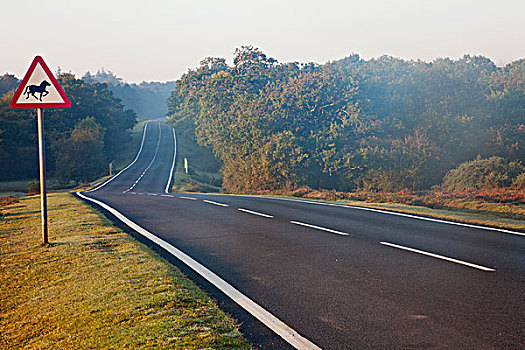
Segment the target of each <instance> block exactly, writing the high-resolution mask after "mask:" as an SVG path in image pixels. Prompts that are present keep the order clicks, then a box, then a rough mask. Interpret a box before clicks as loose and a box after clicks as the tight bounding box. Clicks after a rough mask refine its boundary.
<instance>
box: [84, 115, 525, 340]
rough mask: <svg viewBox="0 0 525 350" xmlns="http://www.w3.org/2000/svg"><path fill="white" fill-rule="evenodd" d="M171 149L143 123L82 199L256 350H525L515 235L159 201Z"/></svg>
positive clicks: (299, 210) (397, 219)
mask: <svg viewBox="0 0 525 350" xmlns="http://www.w3.org/2000/svg"><path fill="white" fill-rule="evenodd" d="M175 148H176V146H175V137H174V133H173V131H172V129H171V127H169V126H167V125H165V124H162V123H154V122H151V123H148V124H147V127H146V129H145V133H144V138H143V144H142V147H141V151H140V153H139V154H138V156H137V159H136V160H135V162H134V163H133V164H132V165H131V166H130V167H128V168H127V169H125V170H124V171H123V172H121V173H119V174H118V175H117V176H116V177H114V178H112V179H111V181H109V182H108V183H105V184H104V185H103V186H101V187H99V188H96V189H95V190H93V191H88V192H84V193H83V194H81V196H83V197H84V198H85V199H89V200H90V201H91V202H93V201H97V202H96V203H95V204H97V205H98V206H101V207H103V209H105V210H106V211H108V212H110V213H111V214H112V215H113V216H114V217H116V218H118V219H121V220H122V221H123V222H124V223H126V224H128V225H129V226H132V228H133V229H134V230H135V231H139V234H141V235H147V234H153V235H154V236H156V237H158V238H160V239H161V240H162V241H160V240H159V241H155V243H156V244H158V245H161V246H162V245H163V244H164V243H163V242H165V244H166V247H167V248H165V249H168V250H170V249H171V250H172V251H173V253H172V254H179V255H178V258H173V259H172V260H173V261H174V262H175V263H176V264H177V265H179V266H181V267H182V268H183V270H184V271H185V272H186V273H188V274H189V275H190V276H191V277H192V278H193V279H194V280H196V281H197V283H199V284H201V285H202V286H203V287H204V288H205V289H206V290H207V291H208V292H210V293H211V294H212V295H213V296H214V297H216V298H217V299H218V300H219V303H220V305H221V306H222V307H223V309H225V310H226V311H228V312H230V313H232V314H234V316H235V317H237V318H238V319H239V320H241V321H242V323H243V324H242V327H241V329H242V330H243V332H244V333H245V334H246V335H247V337H248V338H249V339H250V340H251V341H253V342H254V343H255V344H256V346H257V347H258V348H261V349H281V348H293V347H295V348H312V349H315V348H323V349H428V348H439V349H442V348H450V349H519V348H525V307H524V305H525V235H524V234H523V233H521V232H512V231H505V230H494V229H486V228H481V227H476V226H469V225H461V224H454V223H449V222H444V221H441V220H432V219H427V218H419V217H411V216H409V215H396V214H393V213H387V212H382V211H375V210H366V209H362V208H357V207H349V206H339V205H327V204H322V203H315V202H308V201H299V200H297V201H295V200H287V199H278V198H268V197H264V198H262V197H251V196H234V195H211V194H194V193H191V194H187V193H186V194H167V193H166V187H167V185H168V183H169V181H171V177H170V174H171V170H172V166H173V160H174V156H175V155H174V153H175ZM126 220H127V221H126ZM130 222H131V223H130ZM134 224H136V225H138V226H140V228H138V226H133V225H134ZM141 230H143V231H144V232H146V231H147V233H144V232H142V231H141ZM158 238H155V237H153V238H151V237H150V238H149V239H154V240H156V239H158ZM186 255H187V256H189V257H191V258H192V259H194V261H195V262H196V264H197V265H198V266H203V267H204V269H202V268H201V267H195V266H197V265H195V266H192V264H193V262H192V261H190V260H191V258H189V259H187V260H185V259H186ZM180 259H183V260H184V261H185V262H180ZM186 264H189V265H190V267H188V266H187V265H186ZM206 268H207V269H209V271H210V273H208V272H206V271H208V270H206ZM195 269H196V270H197V272H195ZM199 269H200V270H199ZM199 271H200V272H199ZM203 271H204V272H203ZM203 276H204V277H203ZM210 276H211V277H210ZM213 276H216V277H217V280H219V281H222V282H217V283H215V282H213V281H216V280H214V279H215V277H213ZM208 277H210V278H211V281H212V282H210V279H209V278H208ZM212 277H213V278H212ZM221 286H222V287H221ZM223 288H224V289H223ZM228 288H231V289H228ZM239 304H241V305H239ZM244 304H246V305H248V306H246V305H244ZM253 305H256V306H253ZM257 307H260V309H259V308H257ZM246 310H248V311H246ZM254 310H255V311H254ZM253 315H255V316H253ZM269 327H270V328H272V329H273V331H272V330H270V328H269ZM290 344H291V345H290Z"/></svg>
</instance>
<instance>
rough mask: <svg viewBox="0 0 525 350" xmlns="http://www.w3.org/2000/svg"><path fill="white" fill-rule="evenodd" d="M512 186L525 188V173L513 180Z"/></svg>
mask: <svg viewBox="0 0 525 350" xmlns="http://www.w3.org/2000/svg"><path fill="white" fill-rule="evenodd" d="M512 187H514V188H517V189H521V190H525V173H521V174H519V175H518V176H516V178H515V179H514V181H513V182H512Z"/></svg>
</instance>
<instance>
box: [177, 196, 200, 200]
mask: <svg viewBox="0 0 525 350" xmlns="http://www.w3.org/2000/svg"><path fill="white" fill-rule="evenodd" d="M179 198H180V199H189V200H191V201H196V200H197V198H193V197H183V196H181V197H179Z"/></svg>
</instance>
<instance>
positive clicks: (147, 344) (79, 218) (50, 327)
mask: <svg viewBox="0 0 525 350" xmlns="http://www.w3.org/2000/svg"><path fill="white" fill-rule="evenodd" d="M48 202H49V224H50V241H51V242H52V244H50V245H48V246H42V245H41V244H40V239H41V238H40V213H39V197H38V196H36V197H24V198H21V199H20V202H19V203H14V204H10V205H6V206H4V207H2V208H1V211H0V257H1V259H0V279H1V281H2V283H1V285H0V329H1V330H2V331H1V332H0V348H2V349H23V348H31V349H42V348H57V349H61V348H68V349H92V348H105V349H109V348H114V349H140V348H159V349H163V348H170V349H205V348H214V349H232V348H235V349H249V348H250V345H249V344H248V343H247V341H246V340H245V339H244V338H243V336H242V335H241V334H240V332H239V331H238V328H237V325H236V323H235V321H234V320H232V319H231V318H230V317H229V316H227V315H226V314H224V313H223V312H222V311H220V310H219V309H218V307H217V305H216V304H215V303H214V302H213V301H212V300H211V299H210V298H209V297H208V296H207V295H206V294H205V293H204V292H203V291H202V290H200V289H199V288H198V287H197V286H196V285H195V284H194V283H193V282H191V281H190V280H188V279H187V278H186V277H185V276H184V275H183V274H182V273H181V272H180V271H179V270H178V269H177V268H175V267H173V266H172V265H170V264H169V263H167V262H165V261H164V260H163V259H162V258H161V257H159V256H158V255H157V254H156V253H154V252H152V251H151V250H150V249H149V248H147V247H146V246H144V245H142V244H140V243H138V242H137V241H135V240H134V239H133V238H131V237H130V236H129V235H127V234H126V233H124V232H122V231H121V230H120V229H118V228H116V227H114V226H113V225H111V223H110V222H109V220H107V219H106V218H105V217H103V216H102V214H100V213H99V212H98V211H96V210H95V209H92V208H91V207H90V206H88V205H87V204H85V203H82V202H81V201H80V200H78V199H76V198H74V197H73V196H72V195H71V194H69V193H53V194H50V195H49V201H48Z"/></svg>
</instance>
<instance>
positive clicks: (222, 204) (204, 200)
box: [202, 199, 229, 207]
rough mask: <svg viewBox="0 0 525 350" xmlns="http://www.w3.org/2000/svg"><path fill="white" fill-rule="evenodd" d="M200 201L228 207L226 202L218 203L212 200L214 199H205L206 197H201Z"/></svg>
mask: <svg viewBox="0 0 525 350" xmlns="http://www.w3.org/2000/svg"><path fill="white" fill-rule="evenodd" d="M202 201H203V202H205V203H210V204H213V205H218V206H219V207H229V205H228V204H224V203H218V202H214V201H209V200H207V199H203V200H202Z"/></svg>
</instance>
